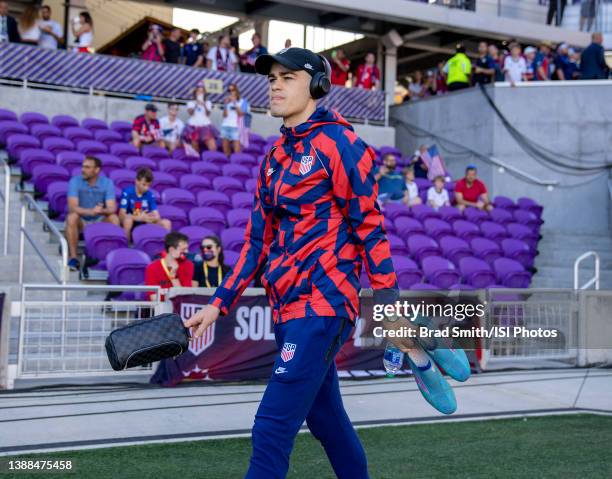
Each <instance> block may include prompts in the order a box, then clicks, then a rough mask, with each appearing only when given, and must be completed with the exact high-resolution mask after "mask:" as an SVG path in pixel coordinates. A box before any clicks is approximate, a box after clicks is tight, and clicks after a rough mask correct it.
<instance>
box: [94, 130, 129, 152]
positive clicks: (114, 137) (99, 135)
mask: <svg viewBox="0 0 612 479" xmlns="http://www.w3.org/2000/svg"><path fill="white" fill-rule="evenodd" d="M94 138H95V140H96V141H99V142H101V143H104V144H105V145H106V146H107V147H108V148H110V146H111V145H112V144H114V143H121V144H123V137H122V136H121V133H117V132H116V131H112V130H94Z"/></svg>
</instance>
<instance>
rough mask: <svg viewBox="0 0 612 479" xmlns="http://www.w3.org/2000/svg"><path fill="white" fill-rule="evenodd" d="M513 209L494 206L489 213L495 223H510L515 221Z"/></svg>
mask: <svg viewBox="0 0 612 479" xmlns="http://www.w3.org/2000/svg"><path fill="white" fill-rule="evenodd" d="M510 211H511V210H506V209H503V208H493V209H492V210H491V212H490V213H489V215H490V216H491V221H493V222H494V223H499V224H500V225H507V224H508V223H513V222H514V217H513V216H512V213H511V212H510Z"/></svg>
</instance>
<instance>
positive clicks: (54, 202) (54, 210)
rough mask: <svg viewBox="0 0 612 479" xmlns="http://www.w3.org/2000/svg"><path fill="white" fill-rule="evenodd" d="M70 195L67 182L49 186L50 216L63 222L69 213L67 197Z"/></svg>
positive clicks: (56, 182)
mask: <svg viewBox="0 0 612 479" xmlns="http://www.w3.org/2000/svg"><path fill="white" fill-rule="evenodd" d="M67 193H68V182H67V181H55V182H53V183H51V184H50V185H49V186H47V201H48V202H49V216H50V217H51V218H54V219H57V220H58V221H63V220H64V219H65V218H66V213H67V211H68V207H67V200H66V195H67Z"/></svg>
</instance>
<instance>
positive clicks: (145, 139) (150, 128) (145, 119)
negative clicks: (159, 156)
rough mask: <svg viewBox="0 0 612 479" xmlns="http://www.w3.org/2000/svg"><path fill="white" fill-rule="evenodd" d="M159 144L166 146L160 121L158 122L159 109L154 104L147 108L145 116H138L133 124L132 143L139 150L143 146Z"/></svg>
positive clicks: (148, 105)
mask: <svg viewBox="0 0 612 479" xmlns="http://www.w3.org/2000/svg"><path fill="white" fill-rule="evenodd" d="M156 142H157V143H159V145H160V146H162V147H163V146H164V140H163V138H162V135H161V129H160V126H159V121H158V120H157V107H156V106H155V105H154V104H153V103H149V104H147V105H146V106H145V112H144V114H143V115H138V116H137V117H136V118H134V122H133V123H132V143H133V144H134V146H136V147H137V148H140V146H141V145H143V144H144V145H150V144H152V143H156Z"/></svg>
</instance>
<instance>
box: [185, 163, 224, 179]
mask: <svg viewBox="0 0 612 479" xmlns="http://www.w3.org/2000/svg"><path fill="white" fill-rule="evenodd" d="M190 168H191V172H192V173H193V174H194V175H200V176H205V177H206V178H208V179H209V180H210V181H211V183H212V180H213V179H215V178H216V177H217V176H221V174H222V173H221V167H220V166H218V165H215V164H214V163H208V162H205V161H195V162H193V163H191V165H190Z"/></svg>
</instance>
